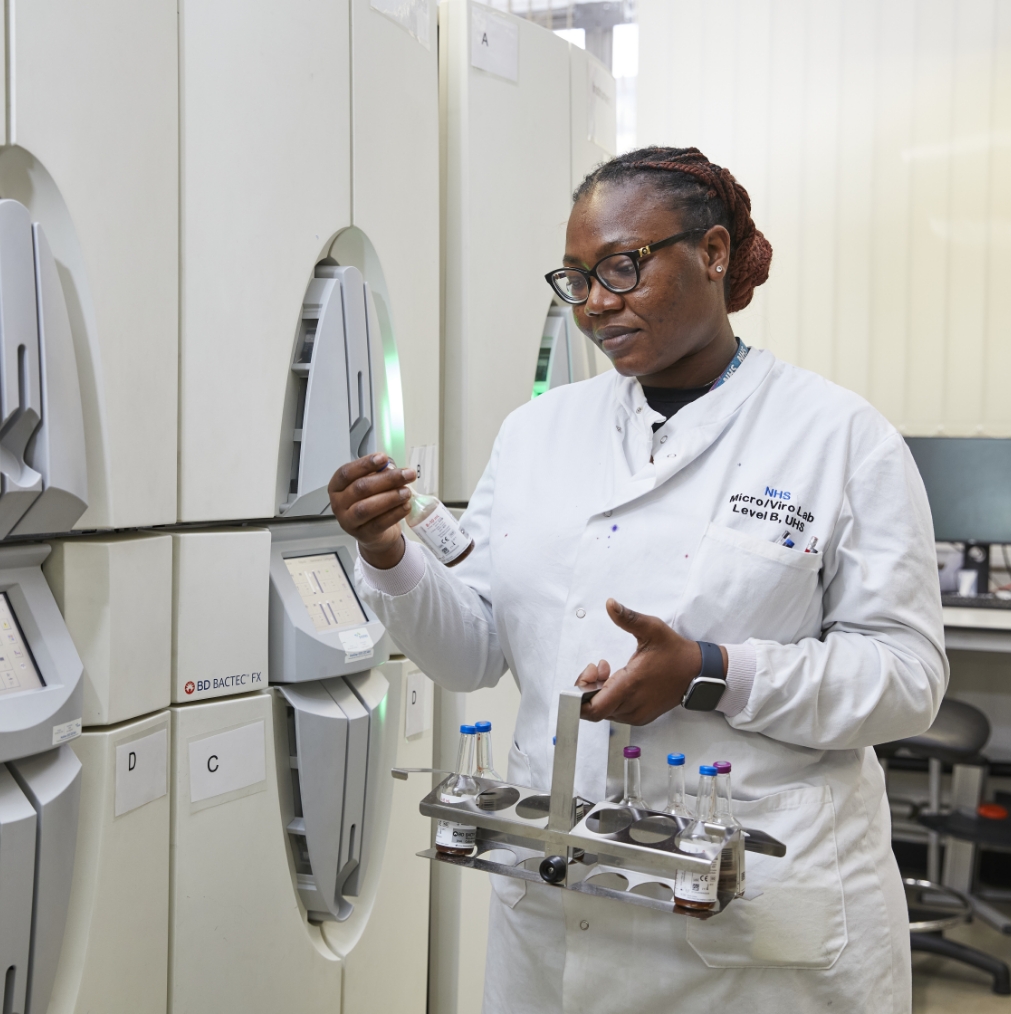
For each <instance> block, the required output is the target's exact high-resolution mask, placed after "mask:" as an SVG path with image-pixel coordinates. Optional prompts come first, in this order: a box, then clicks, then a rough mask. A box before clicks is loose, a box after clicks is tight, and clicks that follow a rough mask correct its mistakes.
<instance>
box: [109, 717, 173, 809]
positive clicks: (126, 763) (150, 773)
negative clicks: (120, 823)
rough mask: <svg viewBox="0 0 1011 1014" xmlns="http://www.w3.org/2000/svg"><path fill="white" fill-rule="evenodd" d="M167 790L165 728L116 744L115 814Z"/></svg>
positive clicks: (166, 736) (157, 797)
mask: <svg viewBox="0 0 1011 1014" xmlns="http://www.w3.org/2000/svg"><path fill="white" fill-rule="evenodd" d="M167 793H168V729H157V730H156V731H154V732H152V733H151V734H150V735H149V736H144V737H142V738H141V739H133V740H130V742H129V743H120V744H119V745H118V746H117V747H116V805H115V814H116V816H117V817H120V816H122V815H123V814H124V813H129V812H130V811H131V810H136V809H137V807H139V806H143V805H144V804H145V803H150V802H151V801H152V800H154V799H160V798H161V797H162V796H164V795H166V794H167Z"/></svg>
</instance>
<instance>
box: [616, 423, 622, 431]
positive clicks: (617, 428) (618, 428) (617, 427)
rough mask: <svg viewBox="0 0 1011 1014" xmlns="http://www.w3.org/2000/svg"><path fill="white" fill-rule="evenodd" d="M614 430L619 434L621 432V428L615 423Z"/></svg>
mask: <svg viewBox="0 0 1011 1014" xmlns="http://www.w3.org/2000/svg"><path fill="white" fill-rule="evenodd" d="M614 428H615V429H616V430H617V431H618V432H619V433H620V432H621V427H620V426H619V425H618V424H617V423H615V425H614Z"/></svg>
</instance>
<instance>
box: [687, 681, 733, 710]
mask: <svg viewBox="0 0 1011 1014" xmlns="http://www.w3.org/2000/svg"><path fill="white" fill-rule="evenodd" d="M726 689H727V684H726V682H725V681H724V680H714V679H709V678H708V677H705V676H699V677H697V678H696V679H694V680H692V684H691V686H690V687H689V688H688V693H687V694H686V695H685V700H684V706H685V708H687V709H688V710H689V711H715V710H716V705H717V704H719V703H720V698H721V697H722V696H723V691H724V690H726Z"/></svg>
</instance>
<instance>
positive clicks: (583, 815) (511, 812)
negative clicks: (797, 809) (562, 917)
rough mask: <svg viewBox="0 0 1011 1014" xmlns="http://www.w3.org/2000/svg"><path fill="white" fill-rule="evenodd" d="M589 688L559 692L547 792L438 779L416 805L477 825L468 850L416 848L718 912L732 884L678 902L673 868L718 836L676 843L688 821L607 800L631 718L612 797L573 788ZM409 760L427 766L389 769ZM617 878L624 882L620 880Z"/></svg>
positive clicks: (765, 848) (767, 840)
mask: <svg viewBox="0 0 1011 1014" xmlns="http://www.w3.org/2000/svg"><path fill="white" fill-rule="evenodd" d="M585 697H586V695H585V694H584V693H583V692H582V691H580V690H577V689H575V688H573V689H571V690H565V691H563V692H562V693H561V695H560V696H559V701H558V723H557V729H556V735H555V757H554V767H553V769H552V775H551V792H550V793H542V792H539V791H538V790H536V789H531V788H529V787H527V786H522V785H510V784H509V783H507V782H495V781H491V780H489V779H485V778H476V777H475V779H474V780H475V782H476V783H477V785H478V789H479V791H478V794H477V795H476V796H475V797H473V798H471V799H464V800H460V801H459V802H454V803H443V802H441V798H440V793H441V788H442V784H444V783H441V784H440V785H439V786H437V787H436V788H434V789H433V790H432V791H431V792H430V793H429V794H428V795H427V796H425V798H424V799H422V801H421V804H420V809H421V812H422V813H423V814H424V815H425V816H426V817H434V818H436V819H440V820H450V821H454V822H456V823H458V824H467V825H472V826H474V827H476V828H477V835H476V847H475V850H474V854H473V855H470V856H454V855H448V854H446V853H443V852H439V851H438V850H436V849H434V848H431V849H425V850H424V851H423V852H419V853H418V855H419V856H421V857H423V858H425V859H431V860H433V861H435V862H443V863H449V864H451V865H453V866H463V867H466V868H468V869H474V870H484V871H486V872H488V873H498V874H501V875H502V876H505V877H513V878H517V879H519V880H528V881H534V882H536V883H547V884H551V885H553V886H555V887H558V888H561V889H564V890H570V891H580V892H582V893H584V894H593V895H596V896H598V897H606V898H612V899H614V900H615V901H621V902H625V903H627V904H632V905H639V906H641V907H645V908H653V909H657V910H659V911H664V912H670V911H671V910H672V909H673V910H675V911H677V912H679V913H681V914H683V915H689V916H694V917H696V918H702V919H708V918H711V917H712V916H713V915H716V914H718V913H719V912H720V911H722V910H723V909H725V908H726V907H727V905H728V904H730V902H731V901H732V900H733V895H732V894H729V893H724V892H719V894H718V895H717V903H716V905H715V906H714V908H712V909H710V910H707V911H693V910H687V909H682V908H677V909H674V898H673V895H674V881H675V878H676V876H677V873H678V871H679V870H692V871H695V872H698V873H704V872H706V870H708V868H709V865H710V863H711V862H712V860H713V858H715V855H716V853H717V852H718V851H719V850H720V849H721V848H722V847H723V844H721V843H720V842H719V841H717V843H714V846H713V849H712V854H711V855H697V854H690V853H687V852H681V851H679V850H678V848H677V846H676V845H675V844H674V840H675V837H676V835H677V834H678V833H679V832H680V831H681V830H683V829H684V828H685V827H686V826H687V825H688V824H689V823H690V821H688V820H686V819H684V818H680V817H674V816H672V815H671V814H667V813H662V812H660V811H657V810H633V809H631V808H629V807H622V806H620V805H619V804H618V803H616V802H613V801H612V800H613V799H620V798H621V787H622V782H623V770H622V747H623V746H625V745H627V743H628V739H629V733H630V728H629V726H627V725H626V726H623V725H617V724H615V725H613V726H612V736H611V744H610V750H609V755H608V779H607V782H608V784H607V794H608V797H609V799H608V801H605V802H601V803H592V802H590V801H588V800H584V799H581V798H580V797H578V796H576V795H575V779H576V746H577V744H578V740H579V711H580V707H581V705H582V703H583V700H584V699H585ZM414 770H421V771H424V770H428V769H404V768H395V769H394V770H393V776H394V777H395V778H406V777H407V775H408V773H409V771H414ZM707 827H708V829H709V830H710V832H711V833H712V834H713V835H714V836H715V837H716V838H717V839H720V838H722V841H723V842H724V843H725V842H726V841H727V840H729V838H730V836H731V832H730V831H729V830H728V829H726V828H724V827H722V826H721V825H718V824H711V825H707ZM744 834H745V849H746V850H747V851H750V852H759V853H762V854H764V855H770V856H785V855H786V846H785V845H783V843H782V842H779V841H777V840H776V839H775V838H772V837H771V836H770V835H767V834H765V833H764V832H763V831H759V830H757V829H753V828H745V830H744ZM503 853H511V854H512V855H511V856H506V855H504V854H503ZM622 881H624V882H625V886H620V885H621V882H622Z"/></svg>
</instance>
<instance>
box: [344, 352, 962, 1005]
mask: <svg viewBox="0 0 1011 1014" xmlns="http://www.w3.org/2000/svg"><path fill="white" fill-rule="evenodd" d="M661 418H662V417H660V416H658V415H656V414H655V413H654V412H653V411H652V410H651V409H650V408H649V407H648V405H647V404H646V401H645V397H644V395H643V393H642V388H641V387H640V386H639V384H638V382H637V381H636V380H634V379H631V378H623V377H620V376H619V375H618V374H617V373H615V372H613V371H611V372H608V373H607V374H604V375H602V376H598V377H596V378H594V379H592V380H589V381H585V382H583V383H579V384H573V385H570V386H567V387H562V388H558V389H555V390H552V391H550V392H548V393H546V394H544V395H543V396H541V397H540V398H538V399H536V400H535V401H532V402H530V403H529V404H526V405H524V406H523V407H522V408H520V409H517V410H516V411H515V412H513V413H512V414H511V415H510V416H509V418H508V419H507V420H506V421H505V423H504V424H503V426H502V429H501V431H500V433H499V436H498V439H497V441H496V443H495V447H494V450H493V452H492V457H491V460H490V462H489V464H488V467H487V470H486V471H485V474H484V476H483V478H482V479H481V482H480V484H479V485H478V488H477V490H476V491H475V493H474V496H473V499H472V500H471V502H470V507H469V509H468V511H467V513H466V515H465V517H464V522H463V523H464V526H465V527H466V529H467V530H468V531H469V532H470V533H471V535H473V537H474V539H475V542H476V546H475V549H474V552H473V553H472V554H471V556H470V557H469V558H468V559H467V560H466V561H464V562H463V563H462V564H461V565H460V566H459V567H457V568H454V569H447V568H445V567H442V566H440V565H439V564H437V563H436V562H435V561H434V558H432V557H431V556H430V555H428V554H427V551H422V550H421V549H420V548H419V547H417V546H412V547H411V548H410V552H409V553H408V554H407V555H406V556H405V559H404V561H403V562H402V563H401V564H400V565H399V566H398V568H394V570H393V571H386V572H374V571H372V570H371V568H363V567H361V565H359V568H358V584H359V588H360V591H361V594H362V595H363V596H364V598H365V599H366V600H367V601H368V602H369V604H370V605H371V606H372V607H373V608H374V609H375V610H376V612H377V613H378V614H379V616H380V617H381V618H382V620H383V621H384V622H385V623H386V625H387V627H388V628H389V630H390V632H391V634H392V635H393V637H394V639H395V640H396V642H397V644H398V645H399V646H400V647H401V648H402V649H403V650H404V651H405V652H406V653H407V654H408V655H409V656H410V657H411V658H412V659H414V660H415V661H416V662H418V663H419V664H420V665H421V666H422V667H423V668H424V670H425V671H426V672H427V673H429V674H430V675H431V676H432V678H433V679H435V680H436V681H437V682H439V683H440V684H441V685H442V686H444V687H447V688H448V689H450V690H455V691H466V690H474V689H477V688H478V687H482V686H490V685H493V684H495V683H496V682H497V681H498V679H499V678H500V677H501V676H502V675H503V673H504V672H505V671H506V669H507V668H508V669H511V670H512V672H513V673H514V675H515V677H516V679H517V681H518V683H519V686H520V690H521V693H522V701H521V705H520V711H519V717H518V720H517V724H516V732H515V737H514V741H513V743H512V746H511V750H510V754H509V774H508V777H509V780H510V781H512V782H514V783H518V784H525V785H531V786H535V787H537V788H540V789H546V788H547V787H548V786H549V784H550V779H551V763H552V744H551V737H552V734H553V732H554V726H555V716H556V713H557V701H558V693H559V691H560V690H562V689H563V688H564V687H569V686H571V685H572V683H573V682H574V680H575V679H576V676H577V675H578V674H579V672H580V671H581V670H582V669H583V668H584V666H586V664H587V663H589V662H595V661H597V660H598V659H600V658H606V659H607V660H608V661H609V662H610V663H611V665H612V667H613V668H618V667H619V666H621V665H623V664H624V663H625V662H626V661H627V659H628V658H629V656H630V655H631V654H632V652H633V650H634V648H635V642H634V639H633V638H632V637H631V636H630V635H629V634H627V633H625V632H624V631H622V630H620V629H619V628H618V627H616V626H615V625H614V624H613V623H612V622H611V620H610V619H609V618H608V617H607V614H606V613H605V611H604V603H605V600H606V599H607V598H608V597H609V596H613V597H615V598H617V599H618V600H619V601H620V602H622V603H624V604H626V605H628V606H630V607H631V608H633V609H635V610H638V611H640V612H644V613H650V614H653V615H656V616H660V617H662V618H663V619H664V620H666V621H667V622H669V623H670V624H671V625H672V626H673V627H674V628H675V629H676V630H677V631H679V632H680V633H681V634H683V635H685V636H687V637H691V638H696V639H704V640H710V641H715V642H718V643H721V644H724V645H728V646H730V654H731V663H732V665H731V668H732V669H734V670H735V672H737V673H738V677H737V684H738V686H739V687H740V686H743V687H744V692H745V694H746V696H747V703H746V705H745V706H744V707H743V710H740V711H739V712H738V713H736V714H734V715H732V717H728V716H727V715H725V714H722V713H720V712H709V713H701V712H686V711H684V709H682V708H676V709H675V710H673V711H671V712H669V713H667V714H665V715H663V716H661V717H660V718H658V719H657V720H656V721H655V722H653V723H652V724H650V725H649V726H646V727H643V728H640V729H633V731H632V742H633V743H636V744H638V745H639V746H641V748H642V767H643V782H644V795H645V797H646V800H647V802H649V803H650V804H651V805H653V806H657V807H660V806H662V805H663V803H664V800H665V798H666V764H665V758H666V755H667V753H668V752H670V751H680V752H683V753H685V754H686V755H687V758H688V769H687V771H688V775H687V778H688V788H689V792H692V791H693V789H694V785H695V778H696V777H697V775H693V772H697V771H698V765H699V764H700V763H711V762H713V761H715V760H717V759H727V760H730V761H732V763H733V787H734V797H735V809H736V812H737V814H738V816H739V817H740V819H741V821H742V823H744V824H745V825H753V826H755V827H758V828H762V829H764V830H766V831H768V832H769V833H770V834H772V835H774V836H775V837H777V838H779V839H780V840H782V841H783V842H785V843H786V845H787V848H788V854H787V856H786V858H784V859H774V858H769V857H764V856H756V855H754V854H752V853H749V854H748V867H747V879H748V887H749V894H750V895H752V896H753V897H752V899H751V900H743V901H739V902H735V903H734V904H732V905H731V906H730V907H729V908H728V910H727V911H726V912H725V913H723V914H721V915H719V916H718V917H716V918H713V919H710V920H707V921H700V920H693V919H687V918H685V917H683V916H680V915H676V914H666V913H661V912H655V911H652V910H644V909H640V908H636V907H634V906H631V905H622V904H620V903H618V902H614V901H610V900H607V899H601V898H594V897H589V896H584V895H581V894H577V893H575V892H570V891H561V890H558V889H556V888H551V887H547V886H544V887H541V886H540V885H530V886H529V887H525V885H524V884H522V883H521V882H518V881H515V880H506V879H505V878H494V885H495V893H494V895H493V901H492V913H491V933H490V936H489V945H488V946H489V951H488V965H487V973H486V987H485V1008H484V1009H485V1012H486V1014H524V1012H528V1011H529V1012H556V1011H558V1012H562V1011H564V1012H565V1014H614V1012H616V1011H626V1010H628V1011H636V1012H638V1014H661V1012H668V1011H676V1010H688V1009H689V1005H690V1004H692V1000H693V998H694V999H695V1002H696V1003H697V1002H698V1000H699V999H703V998H704V1002H705V1004H706V1008H707V1009H713V1010H716V1009H719V1006H720V1004H721V1003H726V1004H734V1005H735V1006H741V1005H743V1006H745V1007H746V1008H747V1009H748V1011H749V1014H763V1012H770V1014H772V1012H775V1014H784V1012H794V1011H796V1012H804V1014H807V1012H809V1011H813V1010H823V1009H829V1007H831V1010H832V1011H835V1012H837V1014H842V1012H847V1014H871V1012H875V1014H876V1012H881V1014H885V1012H887V1014H892V1012H901V1011H908V1010H909V1006H910V970H909V930H908V921H907V916H906V908H905V903H904V899H903V892H902V887H901V882H900V879H899V873H898V869H897V867H896V864H895V861H894V859H893V857H892V853H891V848H890V840H889V839H890V822H889V813H888V806H887V800H886V797H885V793H884V778H883V775H882V771H881V768H880V766H879V765H878V763H877V760H876V758H875V756H874V752H873V750H872V749H871V747H872V744H875V743H882V742H886V741H890V740H895V739H900V738H902V737H905V736H910V735H913V734H915V733H919V732H922V731H923V730H925V729H926V728H928V727H929V725H930V724H931V722H932V721H933V718H934V715H935V713H936V711H937V708H938V705H939V704H940V700H941V697H942V695H943V693H944V690H945V687H946V683H947V675H948V673H947V663H946V660H945V655H944V650H943V626H942V620H941V607H940V595H939V591H938V581H937V571H936V562H935V556H934V547H933V534H932V526H931V521H930V513H929V508H928V506H927V501H926V496H925V494H924V491H923V487H922V484H921V482H920V478H919V475H918V473H917V470H916V466H915V464H914V463H913V460H912V458H911V456H910V454H909V452H908V450H907V448H906V446H905V443H904V441H903V440H902V438H901V436H900V435H899V434H898V432H897V431H896V430H895V429H894V428H893V427H892V426H891V425H890V424H889V423H888V422H887V421H886V420H885V419H883V418H882V417H881V416H880V415H879V414H878V413H877V412H876V411H875V410H874V409H873V408H871V407H870V406H869V405H868V404H867V403H866V402H865V401H863V399H861V398H859V397H858V396H856V395H854V394H852V393H850V392H848V391H845V390H843V389H841V388H839V387H836V386H835V385H834V384H831V383H829V382H828V381H826V380H823V379H822V378H820V377H818V376H816V375H814V374H812V373H808V372H806V371H804V370H801V369H797V368H796V367H793V366H790V365H787V364H785V363H782V362H779V361H777V360H776V359H775V357H774V356H773V355H772V354H771V353H769V352H766V351H761V350H753V351H752V353H751V354H750V355H749V356H748V358H747V359H746V360H745V362H744V364H743V365H742V366H741V368H740V369H739V370H738V372H737V373H736V374H735V375H734V376H733V377H732V378H730V379H729V380H728V381H727V382H726V383H725V384H723V385H722V386H721V387H719V388H717V389H716V390H715V391H712V392H710V393H708V394H706V395H705V396H704V397H703V398H701V399H699V400H698V401H696V402H694V403H692V404H690V405H688V406H686V407H685V408H684V409H682V410H681V411H680V412H679V413H678V414H677V415H676V416H674V417H673V418H672V419H671V420H670V421H669V422H667V423H666V424H665V425H664V426H663V427H662V428H661V429H660V430H659V431H658V432H657V433H656V434H654V433H653V432H652V430H651V425H652V423H653V422H655V421H659V420H660V419H661ZM786 531H789V532H791V533H792V534H793V539H794V541H795V542H796V546H795V547H794V548H787V547H786V546H783V545H780V544H779V543H778V539H779V537H780V536H781V535H782V534H783V533H784V532H786ZM811 536H816V537H817V538H818V549H819V550H820V552H818V553H817V554H814V553H805V552H804V551H803V550H804V547H805V546H806V545H807V544H808V542H809V540H810V538H811ZM394 571H396V572H398V573H397V574H395V573H394ZM377 586H380V587H387V588H388V589H392V592H391V591H389V590H388V591H381V590H379V587H377ZM742 673H743V676H742V675H741V674H742ZM752 674H753V685H752V686H751V688H750V694H748V687H747V684H748V681H749V680H750V679H751V676H752ZM742 681H743V682H742ZM608 731H609V730H608V724H607V723H606V722H605V723H600V724H596V725H594V724H591V723H583V724H582V726H581V729H580V744H579V755H578V764H577V786H576V788H577V791H578V792H579V793H581V794H582V795H583V796H585V797H587V798H589V799H601V798H603V794H604V779H605V773H606V755H607V739H608ZM755 895H757V896H755ZM692 1009H696V1008H694V1007H693V1008H692Z"/></svg>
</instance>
